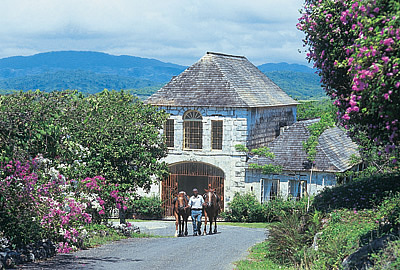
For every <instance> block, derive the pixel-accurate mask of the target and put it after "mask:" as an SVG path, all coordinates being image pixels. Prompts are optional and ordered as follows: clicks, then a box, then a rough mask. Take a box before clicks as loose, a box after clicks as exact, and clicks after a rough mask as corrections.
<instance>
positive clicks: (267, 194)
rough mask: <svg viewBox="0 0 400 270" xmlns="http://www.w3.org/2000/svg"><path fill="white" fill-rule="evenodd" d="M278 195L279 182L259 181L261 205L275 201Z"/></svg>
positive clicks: (274, 180) (275, 180)
mask: <svg viewBox="0 0 400 270" xmlns="http://www.w3.org/2000/svg"><path fill="white" fill-rule="evenodd" d="M278 194H279V180H277V179H273V180H271V179H261V203H265V202H268V201H269V200H272V199H275V198H276V197H278Z"/></svg>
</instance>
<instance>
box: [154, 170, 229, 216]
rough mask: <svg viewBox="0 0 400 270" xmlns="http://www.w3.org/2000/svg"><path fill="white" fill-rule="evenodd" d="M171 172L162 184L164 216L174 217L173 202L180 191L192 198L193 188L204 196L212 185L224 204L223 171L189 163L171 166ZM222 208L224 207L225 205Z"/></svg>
mask: <svg viewBox="0 0 400 270" xmlns="http://www.w3.org/2000/svg"><path fill="white" fill-rule="evenodd" d="M170 172H171V174H170V175H169V176H168V177H167V178H166V179H164V180H163V181H162V184H161V187H162V188H161V199H162V202H163V208H164V216H172V215H173V213H172V201H173V199H174V198H175V196H176V195H177V194H178V192H180V191H185V192H186V193H187V194H188V195H189V196H191V195H192V190H193V188H197V189H198V190H199V193H200V194H203V193H204V189H207V188H208V186H209V185H210V186H211V188H215V189H216V193H217V194H218V195H219V196H220V198H221V201H222V202H223V199H224V174H223V171H222V170H221V169H219V168H217V167H214V166H212V165H208V164H204V163H196V162H190V163H189V162H188V163H179V164H176V165H172V166H170ZM210 174H212V175H210ZM221 206H222V207H223V203H222V204H221Z"/></svg>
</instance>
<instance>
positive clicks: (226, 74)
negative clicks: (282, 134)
mask: <svg viewBox="0 0 400 270" xmlns="http://www.w3.org/2000/svg"><path fill="white" fill-rule="evenodd" d="M146 102H147V103H149V104H153V105H159V106H210V107H247V108H249V107H250V108H253V107H270V106H288V105H297V104H298V103H297V102H296V101H295V100H293V99H292V98H291V97H289V96H288V95H287V94H286V93H285V92H284V91H283V90H282V89H281V88H279V87H278V86H277V85H276V84H275V83H273V82H272V81H271V80H270V79H269V78H268V77H267V76H265V74H264V73H262V72H261V71H260V70H259V69H258V68H257V67H256V66H254V65H253V64H252V63H250V61H248V60H247V58H246V57H244V56H234V55H226V54H220V53H211V52H208V53H207V54H206V55H205V56H203V57H202V58H201V59H200V60H199V61H198V62H197V63H195V64H193V65H192V66H191V67H189V68H187V69H186V70H185V71H184V72H182V73H181V74H180V75H178V76H177V77H175V78H173V79H172V80H171V81H170V82H169V83H168V84H166V85H165V86H164V87H162V88H161V89H160V90H159V91H158V92H156V93H155V94H153V95H152V96H151V97H149V98H148V99H147V101H146Z"/></svg>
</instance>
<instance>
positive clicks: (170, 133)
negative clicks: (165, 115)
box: [164, 119, 175, 147]
mask: <svg viewBox="0 0 400 270" xmlns="http://www.w3.org/2000/svg"><path fill="white" fill-rule="evenodd" d="M174 128H175V127H174V119H168V120H167V122H166V123H165V128H164V133H165V137H166V138H167V141H166V144H167V147H174V139H175V136H174V134H175V132H174Z"/></svg>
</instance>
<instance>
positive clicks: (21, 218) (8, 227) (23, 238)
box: [0, 157, 127, 253]
mask: <svg viewBox="0 0 400 270" xmlns="http://www.w3.org/2000/svg"><path fill="white" fill-rule="evenodd" d="M44 160H45V159H43V158H42V157H41V158H37V159H34V160H32V161H27V162H24V163H22V162H20V161H10V162H8V163H6V164H0V228H1V232H2V233H3V234H4V235H5V236H6V237H7V238H9V239H10V240H11V241H12V243H14V244H15V245H21V244H28V243H31V242H35V241H39V240H42V239H50V240H52V241H56V242H58V252H63V253H68V252H70V251H72V250H74V249H77V248H79V247H80V246H81V245H82V241H83V238H84V237H85V229H84V228H85V227H84V226H85V225H87V224H89V223H92V222H93V221H96V220H97V221H98V222H99V221H101V220H102V217H104V216H105V215H106V213H107V212H109V211H110V210H111V209H113V208H121V207H122V208H125V207H126V206H125V201H126V200H127V198H125V197H123V196H121V195H120V193H121V192H120V191H119V190H118V186H117V185H115V184H111V183H108V181H107V180H106V179H105V178H103V177H101V176H95V177H93V178H85V179H83V180H78V181H75V180H68V179H65V177H63V176H62V175H60V174H59V173H58V172H57V171H56V170H54V168H50V169H49V168H46V166H43V164H44V163H45V162H44Z"/></svg>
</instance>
